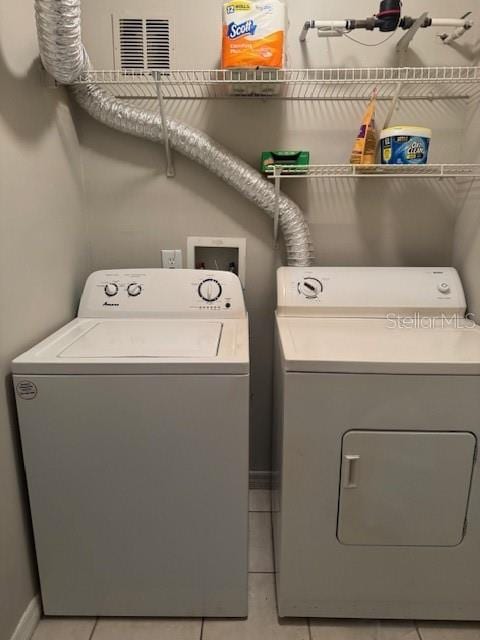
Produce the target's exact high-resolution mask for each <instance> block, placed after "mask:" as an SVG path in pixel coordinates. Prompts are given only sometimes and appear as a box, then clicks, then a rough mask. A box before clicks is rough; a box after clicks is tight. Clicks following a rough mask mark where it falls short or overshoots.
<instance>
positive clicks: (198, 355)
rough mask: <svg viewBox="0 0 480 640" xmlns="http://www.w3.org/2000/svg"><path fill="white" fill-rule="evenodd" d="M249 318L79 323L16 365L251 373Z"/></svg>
mask: <svg viewBox="0 0 480 640" xmlns="http://www.w3.org/2000/svg"><path fill="white" fill-rule="evenodd" d="M248 342H249V341H248V319H247V318H246V317H245V318H242V319H235V320H234V319H232V320H229V319H226V320H221V321H217V320H214V319H210V320H200V319H198V320H195V319H185V318H182V319H181V318H179V319H178V320H173V319H153V318H152V319H134V318H131V319H112V320H102V319H92V318H77V319H75V320H73V321H72V322H70V323H69V324H67V325H66V326H64V327H62V328H61V329H59V330H58V331H57V332H55V333H54V334H52V335H51V336H49V337H48V338H46V339H45V340H43V341H42V342H40V343H39V344H37V345H36V346H34V347H33V348H32V349H30V350H29V351H27V352H25V353H23V354H22V355H21V356H19V357H18V358H15V360H14V361H13V362H12V370H13V372H14V373H19V374H23V375H34V374H39V375H63V374H68V375H70V374H71V375H75V374H81V375H90V374H92V375H96V374H99V375H100V374H102V375H110V374H117V375H118V374H120V375H127V374H128V375H129V374H140V375H144V374H146V375H151V374H180V373H181V374H200V375H203V374H222V375H223V374H234V375H238V374H240V375H244V374H248V372H249V347H248Z"/></svg>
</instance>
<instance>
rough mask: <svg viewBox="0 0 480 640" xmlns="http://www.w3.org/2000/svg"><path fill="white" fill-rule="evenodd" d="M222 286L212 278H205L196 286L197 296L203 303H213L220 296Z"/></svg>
mask: <svg viewBox="0 0 480 640" xmlns="http://www.w3.org/2000/svg"><path fill="white" fill-rule="evenodd" d="M222 291H223V290H222V285H221V284H220V282H218V280H215V279H214V278H207V279H206V280H203V281H202V282H201V283H200V284H199V285H198V295H199V296H200V297H201V298H202V300H205V302H215V301H216V300H218V299H219V298H220V296H221V295H222Z"/></svg>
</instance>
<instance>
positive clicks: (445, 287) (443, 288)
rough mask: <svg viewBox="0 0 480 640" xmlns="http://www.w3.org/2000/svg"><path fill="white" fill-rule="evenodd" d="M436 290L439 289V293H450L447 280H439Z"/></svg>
mask: <svg viewBox="0 0 480 640" xmlns="http://www.w3.org/2000/svg"><path fill="white" fill-rule="evenodd" d="M438 290H439V291H440V293H450V285H449V284H448V282H441V283H440V284H439V285H438Z"/></svg>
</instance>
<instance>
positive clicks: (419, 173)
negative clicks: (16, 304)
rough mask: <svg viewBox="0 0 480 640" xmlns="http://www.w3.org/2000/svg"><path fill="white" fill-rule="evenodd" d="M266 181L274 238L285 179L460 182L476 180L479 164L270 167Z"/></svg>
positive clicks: (276, 234)
mask: <svg viewBox="0 0 480 640" xmlns="http://www.w3.org/2000/svg"><path fill="white" fill-rule="evenodd" d="M267 178H269V179H271V180H274V181H275V199H276V205H275V216H274V230H273V235H274V239H275V241H276V240H277V238H278V228H279V219H280V195H281V191H280V188H281V182H282V180H285V179H290V178H296V179H300V178H303V179H309V178H310V179H312V178H313V179H317V180H318V179H320V180H332V179H333V180H336V179H352V178H353V179H356V178H363V179H365V178H370V179H371V178H383V179H388V178H389V179H393V178H400V179H404V178H410V179H412V178H416V179H432V178H434V179H436V180H443V179H446V178H449V179H451V178H464V179H466V180H480V164H421V165H386V164H371V165H359V164H311V165H308V166H296V165H272V166H271V167H269V168H268V169H267Z"/></svg>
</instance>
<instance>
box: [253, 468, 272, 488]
mask: <svg viewBox="0 0 480 640" xmlns="http://www.w3.org/2000/svg"><path fill="white" fill-rule="evenodd" d="M271 488H272V472H271V471H250V489H271Z"/></svg>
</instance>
